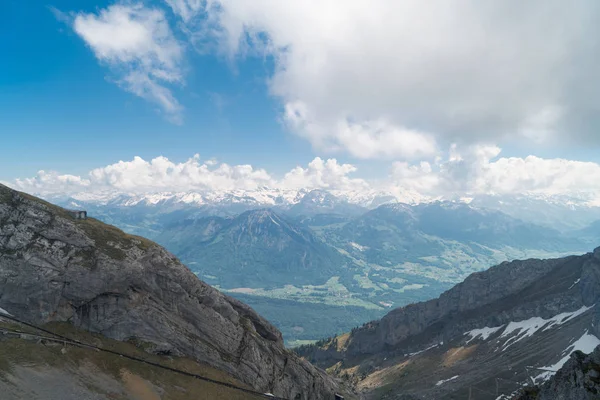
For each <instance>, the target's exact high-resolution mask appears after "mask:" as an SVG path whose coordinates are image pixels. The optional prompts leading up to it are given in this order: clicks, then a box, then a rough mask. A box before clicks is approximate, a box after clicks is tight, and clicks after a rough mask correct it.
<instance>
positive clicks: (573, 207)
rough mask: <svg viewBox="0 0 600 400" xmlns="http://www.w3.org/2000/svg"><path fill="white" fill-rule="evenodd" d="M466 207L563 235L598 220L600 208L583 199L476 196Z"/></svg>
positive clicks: (533, 196)
mask: <svg viewBox="0 0 600 400" xmlns="http://www.w3.org/2000/svg"><path fill="white" fill-rule="evenodd" d="M470 204H472V205H474V206H476V207H481V208H487V209H492V210H498V211H502V212H503V213H505V214H507V215H510V216H512V217H514V218H517V219H520V220H523V221H527V222H531V223H534V224H536V225H541V226H545V227H550V228H553V229H557V230H560V231H563V232H568V231H573V230H578V229H582V228H584V227H586V226H588V225H589V224H590V222H592V221H596V220H599V219H600V207H597V206H592V205H590V202H589V201H588V200H587V199H586V197H585V196H579V197H576V196H572V197H565V196H541V195H512V196H509V195H503V196H500V195H496V196H491V195H480V196H476V197H474V198H473V199H472V201H471V203H470Z"/></svg>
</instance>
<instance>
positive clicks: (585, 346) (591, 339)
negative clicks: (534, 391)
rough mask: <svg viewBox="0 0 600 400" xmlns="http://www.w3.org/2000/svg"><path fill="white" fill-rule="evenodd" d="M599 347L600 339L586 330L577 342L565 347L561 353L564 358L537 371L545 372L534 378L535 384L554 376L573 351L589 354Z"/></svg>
mask: <svg viewBox="0 0 600 400" xmlns="http://www.w3.org/2000/svg"><path fill="white" fill-rule="evenodd" d="M598 345H600V339H598V338H597V337H596V336H594V335H590V334H589V333H588V331H587V330H586V331H585V333H584V334H583V336H581V337H580V338H579V339H578V340H576V341H575V342H573V343H571V344H570V345H569V347H567V348H566V349H565V351H563V353H562V354H563V355H564V357H563V358H561V359H560V360H559V361H558V362H557V363H556V364H554V365H550V366H548V367H541V368H539V369H545V370H547V371H545V372H543V373H541V374H539V375H538V376H536V377H535V381H536V383H537V382H539V381H546V380H548V379H550V377H552V375H554V374H555V373H556V371H558V370H559V369H561V368H562V366H563V365H565V363H566V362H567V361H569V358H570V357H571V354H572V353H573V352H574V351H577V350H579V351H582V352H584V353H586V354H589V353H591V352H592V351H594V349H595V348H596V346H598Z"/></svg>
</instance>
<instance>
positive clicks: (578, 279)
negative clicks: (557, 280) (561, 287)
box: [569, 278, 581, 290]
mask: <svg viewBox="0 0 600 400" xmlns="http://www.w3.org/2000/svg"><path fill="white" fill-rule="evenodd" d="M580 280H581V278H577V280H576V281H575V282H573V284H572V285H571V286H569V290H571V289H573V286H575V285H577V284H578V283H579V281H580Z"/></svg>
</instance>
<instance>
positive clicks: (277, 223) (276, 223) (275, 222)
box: [269, 214, 280, 226]
mask: <svg viewBox="0 0 600 400" xmlns="http://www.w3.org/2000/svg"><path fill="white" fill-rule="evenodd" d="M269 218H271V221H273V223H274V224H275V225H277V226H280V225H279V222H277V221H275V220H274V219H273V216H271V215H270V214H269Z"/></svg>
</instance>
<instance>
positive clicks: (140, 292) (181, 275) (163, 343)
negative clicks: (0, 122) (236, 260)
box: [0, 185, 348, 400]
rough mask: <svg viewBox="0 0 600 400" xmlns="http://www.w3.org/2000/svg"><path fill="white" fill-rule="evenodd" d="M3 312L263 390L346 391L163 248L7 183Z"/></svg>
mask: <svg viewBox="0 0 600 400" xmlns="http://www.w3.org/2000/svg"><path fill="white" fill-rule="evenodd" d="M0 308H3V309H4V310H6V311H8V312H10V313H11V314H13V315H15V316H18V317H19V318H22V319H24V320H26V321H29V322H31V323H35V324H39V325H43V324H48V323H56V322H68V323H69V324H71V325H72V326H74V327H75V328H81V329H84V330H86V331H89V332H94V333H100V334H102V335H103V336H105V337H107V338H111V339H116V340H118V341H129V342H135V343H139V344H140V346H142V347H143V348H144V349H145V350H146V351H148V352H151V353H154V354H161V355H171V356H185V357H188V358H191V359H194V360H197V361H198V362H201V363H204V364H206V365H208V366H210V367H212V368H216V369H218V370H220V371H224V372H225V373H227V374H229V375H230V376H231V377H233V378H235V379H236V380H238V381H240V382H243V383H244V384H246V385H248V386H250V387H252V388H254V389H256V390H258V391H260V392H269V393H273V394H275V395H277V396H281V397H285V398H290V399H307V400H308V399H332V398H333V396H334V392H336V391H338V390H339V389H338V385H337V383H336V382H335V380H334V379H333V378H331V377H329V376H327V375H326V374H325V373H324V372H322V371H320V370H319V369H317V368H315V367H313V366H312V365H311V364H310V363H308V362H307V361H305V360H303V359H301V358H300V357H298V356H296V355H295V354H292V353H290V352H289V351H287V350H286V349H285V348H284V345H283V341H282V337H281V334H280V332H279V331H278V330H277V329H276V328H275V327H273V326H272V325H271V324H269V323H268V322H267V321H266V320H264V319H263V318H262V317H261V316H260V315H258V314H257V313H255V312H254V311H253V310H252V309H250V308H249V307H248V306H246V305H245V304H243V303H241V302H239V301H237V300H235V299H232V298H230V297H227V296H225V295H223V294H222V293H220V292H218V291H217V290H215V289H213V288H212V287H210V286H209V285H207V284H205V283H204V282H202V281H200V280H199V279H198V278H197V277H196V276H195V275H194V274H193V273H192V272H190V271H189V270H188V269H187V268H186V267H185V266H184V265H182V264H181V263H180V262H179V261H178V260H177V259H176V258H175V257H174V256H173V255H172V254H170V253H169V252H167V251H165V250H164V249H163V248H161V247H160V246H158V245H156V244H155V243H152V242H150V241H148V240H146V239H143V238H140V237H135V236H129V235H127V234H125V233H123V232H122V231H120V230H118V229H116V228H114V227H111V226H108V225H105V224H103V223H101V222H99V221H97V220H95V219H92V218H90V219H87V220H75V219H73V218H72V217H71V216H70V215H69V214H68V213H67V212H66V211H65V210H63V209H61V208H59V207H56V206H53V205H51V204H49V203H46V202H44V201H41V200H39V199H37V198H34V197H31V196H28V195H26V194H23V193H19V192H16V191H13V190H11V189H9V188H7V187H5V186H2V185H0ZM347 398H348V397H347Z"/></svg>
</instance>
